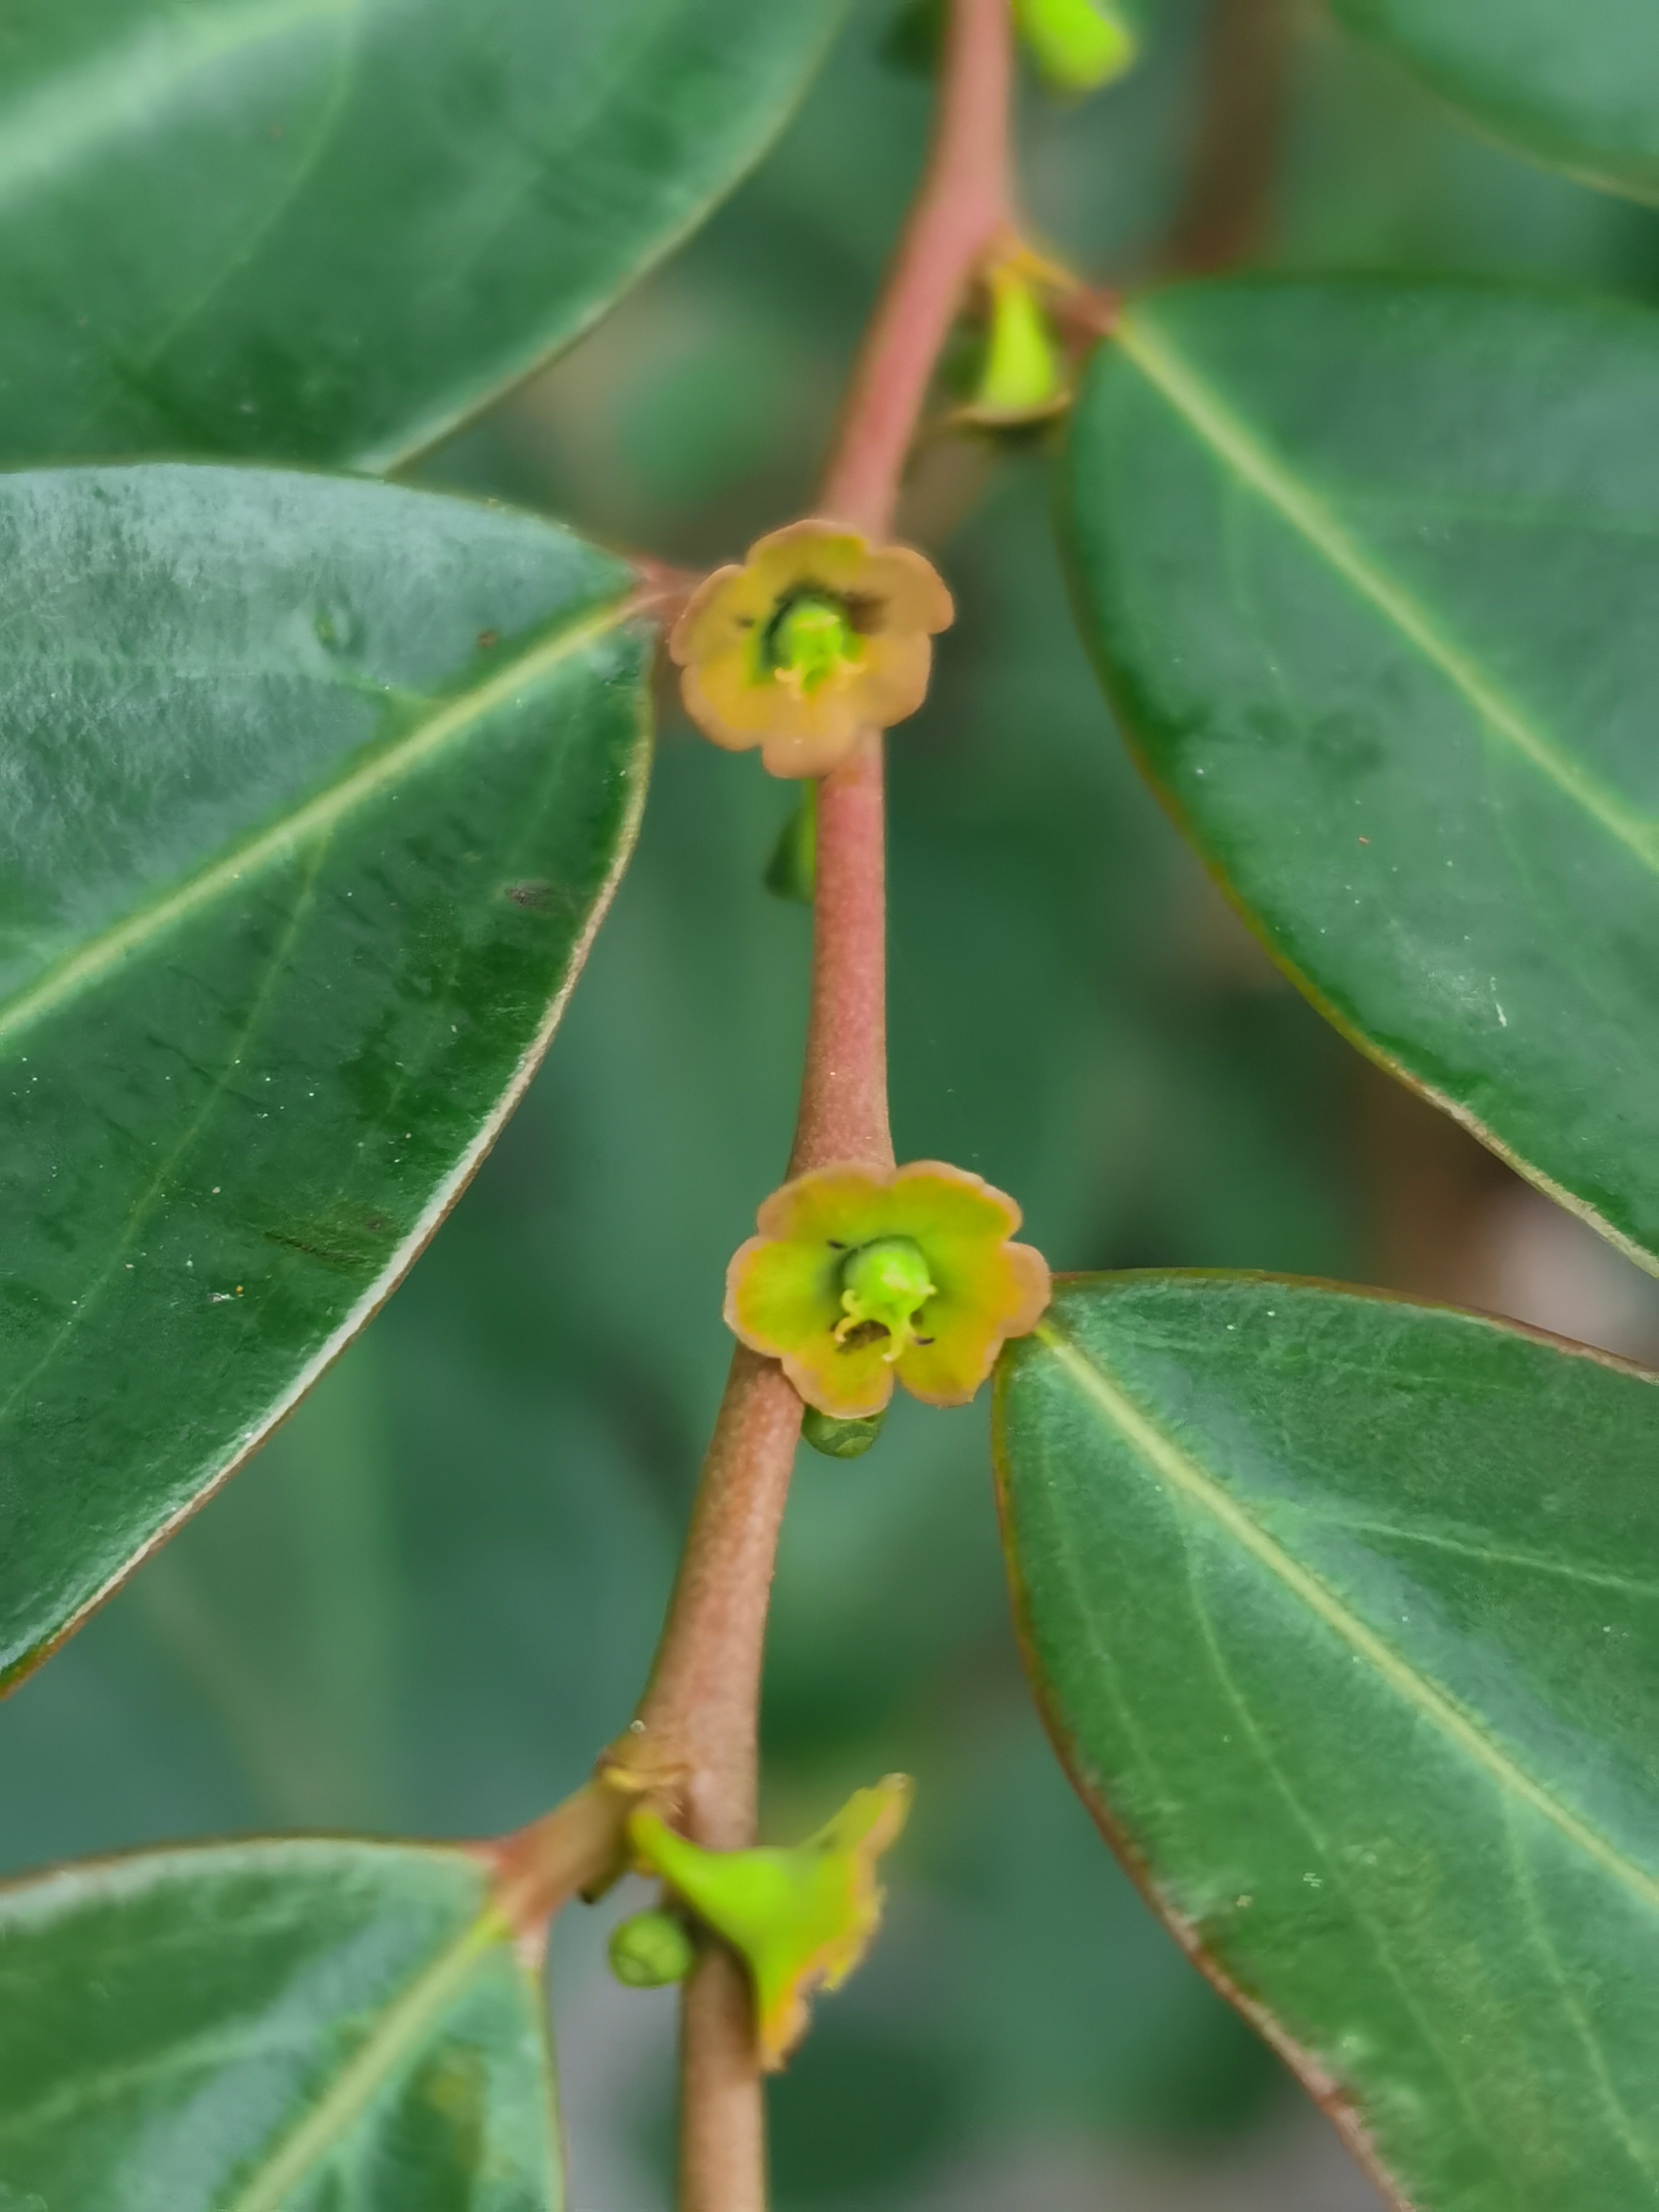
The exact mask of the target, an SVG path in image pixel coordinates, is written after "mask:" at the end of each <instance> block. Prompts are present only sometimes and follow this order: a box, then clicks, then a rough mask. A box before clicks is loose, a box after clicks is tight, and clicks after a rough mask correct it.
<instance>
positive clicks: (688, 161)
mask: <svg viewBox="0 0 1659 2212" xmlns="http://www.w3.org/2000/svg"><path fill="white" fill-rule="evenodd" d="M840 13H841V0H790V5H789V6H787V8H778V7H775V6H773V5H770V4H769V0H606V4H605V6H604V7H603V8H594V7H591V6H588V5H586V0H471V4H469V5H468V6H466V7H465V8H455V7H453V6H451V5H449V4H448V0H352V4H342V0H287V4H284V3H283V0H274V4H273V0H219V4H215V0H183V4H179V3H178V0H19V4H17V5H15V6H13V7H11V8H10V9H8V11H7V16H6V21H5V23H4V25H3V27H0V149H3V151H0V287H3V289H4V291H5V293H6V295H7V296H8V297H9V300H10V301H11V312H10V313H9V315H8V316H7V319H6V323H5V327H4V330H3V331H0V392H3V394H4V400H5V405H4V410H3V416H0V453H3V455H4V456H5V458H6V459H8V460H9V461H14V462H15V461H16V460H19V459H33V460H39V459H76V458H82V457H84V456H87V455H104V454H118V455H121V456H124V457H125V456H128V455H131V454H133V453H158V452H159V453H168V454H175V453H181V452H190V453H197V454H202V453H246V454H252V455H254V456H256V457H257V458H258V459H262V460H304V461H314V462H330V461H336V462H343V461H354V462H356V463H357V464H358V465H361V466H364V467H370V468H376V469H380V468H385V467H387V466H389V465H391V464H392V462H393V461H394V460H395V459H398V457H400V456H403V455H406V454H408V453H411V452H412V451H414V450H415V449H416V447H423V446H426V445H429V444H430V443H431V442H432V441H433V440H434V439H435V438H437V437H440V436H441V435H443V434H444V433H445V432H447V430H449V429H452V428H453V426H454V425H455V423H456V422H459V421H460V420H462V419H463V418H464V417H465V416H469V415H471V414H472V413H473V412H474V411H475V410H477V408H478V407H480V406H481V405H483V404H484V403H485V401H486V400H488V399H489V398H494V397H495V395H496V394H497V393H499V392H501V391H502V390H504V389H505V388H506V387H507V386H508V385H509V384H510V383H511V382H513V380H515V379H516V378H518V377H520V376H523V375H524V374H526V372H527V371H528V370H529V369H531V368H533V367H534V366H535V364H536V363H537V362H538V361H539V360H540V359H542V358H543V357H544V356H545V355H547V354H548V353H550V351H551V350H552V349H554V348H555V347H556V346H559V345H561V344H565V343H568V342H569V341H570V339H572V338H573V337H575V336H576V335H577V334H578V333H579V332H580V331H582V330H584V329H585V328H586V326H587V325H588V324H589V323H591V322H592V320H593V319H594V318H595V317H596V316H597V315H599V314H600V313H603V311H604V310H605V307H608V306H609V305H610V304H611V301H612V300H614V299H615V298H616V297H617V295H618V294H619V293H621V292H623V291H624V290H625V289H627V287H628V286H629V284H630V283H633V282H635V280H636V279H637V278H638V276H640V275H641V273H642V271H643V270H646V269H647V268H648V267H650V266H651V264H653V263H654V262H655V261H656V260H658V259H659V258H660V257H661V255H662V254H663V253H665V252H666V251H667V250H668V248H669V247H670V246H672V245H673V244H675V243H676V242H677V241H678V239H680V238H681V237H682V236H683V235H684V234H685V232H686V231H687V230H689V229H690V228H694V227H695V226H696V224H697V223H698V222H701V221H702V218H703V216H705V215H706V214H707V212H708V209H709V208H710V207H711V206H712V205H713V204H714V202H715V201H717V200H718V199H720V197H722V196H723V195H724V194H725V193H726V191H729V190H730V188H731V186H732V184H733V183H734V182H735V180H736V179H738V177H740V176H741V175H742V174H743V173H744V170H745V169H747V168H748V167H750V163H751V162H752V161H754V160H755V158H756V157H757V155H759V153H760V152H761V151H762V149H763V148H764V147H765V146H766V144H767V143H768V142H769V139H770V138H771V137H772V136H773V135H774V133H775V131H776V130H777V128H778V126H779V125H780V124H781V122H782V120H783V119H784V118H785V117H786V116H787V113H788V112H789V110H790V108H791V106H793V103H794V101H795V100H797V99H798V98H799V94H800V92H801V90H802V88H803V87H804V86H805V83H806V82H807V80H808V78H809V77H810V76H811V72H812V70H813V68H814V67H815V66H816V64H817V61H818V60H819V58H820V57H821V55H822V53H823V48H824V45H825V42H826V40H828V39H829V35H830V33H832V31H833V30H834V28H835V26H836V21H837V20H838V18H839V15H840Z"/></svg>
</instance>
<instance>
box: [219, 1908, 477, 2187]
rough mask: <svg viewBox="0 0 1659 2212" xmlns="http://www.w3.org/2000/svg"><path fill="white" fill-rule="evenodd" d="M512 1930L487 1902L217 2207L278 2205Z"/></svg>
mask: <svg viewBox="0 0 1659 2212" xmlns="http://www.w3.org/2000/svg"><path fill="white" fill-rule="evenodd" d="M512 1932H513V1931H512V1929H511V1926H510V1925H509V1923H508V1922H507V1918H506V1917H505V1915H504V1914H503V1913H501V1911H499V1910H497V1909H496V1908H495V1907H494V1906H492V1907H490V1908H489V1910H488V1911H484V1912H482V1913H480V1915H479V1916H478V1917H477V1919H476V1920H474V1921H473V1922H471V1924H470V1925H469V1926H467V1927H466V1928H465V1929H463V1930H462V1931H461V1933H460V1934H459V1936H455V1937H454V1938H453V1940H452V1941H451V1942H449V1943H448V1944H447V1945H446V1946H445V1948H443V1950H441V1952H440V1953H439V1954H438V1956H437V1957H436V1958H435V1960H433V1961H432V1963H431V1965H430V1966H428V1967H427V1968H426V1969H425V1970H424V1971H423V1972H422V1973H420V1974H418V1975H416V1978H415V1979H414V1980H413V1981H412V1982H410V1984H408V1986H407V1987H406V1988H405V1989H404V1990H403V1991H402V1992H401V1993H400V1994H399V1995H398V1996H397V1997H396V1998H394V1999H393V2001H392V2003H391V2004H389V2005H388V2006H387V2007H386V2009H385V2011H384V2012H383V2013H382V2014H381V2015H380V2021H379V2022H378V2023H377V2025H376V2026H375V2027H374V2031H373V2032H372V2033H370V2035H369V2036H368V2038H367V2039H366V2040H365V2041H364V2042H363V2043H362V2045H361V2046H360V2047H359V2049H358V2050H357V2051H356V2053H355V2054H354V2055H353V2057H351V2058H350V2059H349V2061H348V2063H346V2065H345V2066H343V2068H342V2069H341V2070H340V2072H339V2074H338V2075H337V2076H336V2077H335V2080H334V2081H333V2083H332V2085H331V2087H329V2088H328V2089H327V2090H326V2091H325V2093H324V2094H323V2095H322V2096H321V2097H320V2098H319V2100H318V2101H317V2103H316V2104H315V2105H313V2107H312V2108H311V2110H310V2111H309V2112H307V2114H306V2115H305V2117H304V2118H302V2119H301V2120H300V2121H298V2122H297V2123H296V2124H295V2126H294V2127H293V2128H291V2129H290V2130H289V2132H288V2134H286V2135H285V2136H283V2137H282V2139H281V2140H280V2141H279V2142H277V2143H276V2145H275V2146H274V2148H272V2149H271V2150H270V2153H269V2154H267V2155H266V2157H265V2158H264V2159H263V2160H261V2162H260V2164H259V2166H258V2169H257V2170H256V2171H255V2172H253V2173H252V2174H251V2175H250V2176H249V2177H248V2179H246V2181H244V2182H243V2183H242V2184H241V2185H240V2187H239V2189H238V2190H237V2191H236V2194H235V2195H234V2197H228V2198H227V2199H226V2200H225V2201H224V2203H223V2204H222V2207H221V2212H282V2206H283V2200H284V2198H285V2197H288V2195H289V2192H290V2191H292V2190H294V2189H295V2188H297V2187H298V2186H299V2185H300V2184H301V2182H302V2181H304V2180H306V2179H307V2178H308V2177H309V2176H310V2175H311V2174H313V2172H315V2171H316V2170H317V2168H318V2166H319V2165H320V2164H321V2162H322V2160H324V2159H325V2158H326V2157H327V2156H328V2155H329V2154H330V2153H331V2151H332V2150H333V2149H334V2148H336V2147H337V2145H338V2144H339V2143H340V2142H343V2140H344V2138H345V2136H347V2135H348V2134H349V2132H350V2130H351V2129H352V2128H354V2127H355V2126H356V2124H357V2122H358V2121H359V2120H360V2119H361V2118H362V2116H363V2114H364V2113H365V2112H367V2111H368V2107H369V2106H370V2105H371V2104H372V2103H373V2101H374V2098H375V2096H376V2094H377V2093H379V2091H380V2088H381V2087H383V2086H384V2084H385V2083H386V2081H387V2080H388V2079H389V2077H390V2076H391V2075H392V2071H393V2069H395V2068H396V2067H397V2065H398V2062H399V2061H400V2060H401V2059H403V2058H404V2057H405V2056H406V2055H407V2054H408V2053H409V2052H410V2051H411V2050H413V2049H414V2048H415V2047H416V2045H417V2044H418V2043H419V2041H420V2039H421V2038H422V2035H423V2034H424V2033H425V2032H426V2031H427V2030H428V2028H429V2027H431V2026H432V2025H433V2023H434V2022H435V2021H437V2020H438V2019H439V2018H440V2017H441V2015H442V2014H443V2012H444V2010H445V2008H447V2006H448V2004H449V2003H450V2002H451V2000H452V1999H453V1998H454V1997H455V1996H458V1995H459V1992H460V1991H461V1990H463V1989H464V1988H465V1985H466V1984H467V1982H468V1981H469V1980H470V1979H471V1976H472V1975H473V1973H474V1972H476V1971H477V1967H478V1966H479V1964H480V1962H481V1961H482V1960H483V1959H484V1958H485V1957H486V1956H487V1955H488V1954H489V1952H490V1951H491V1950H492V1949H493V1948H495V1946H496V1945H497V1944H501V1943H504V1942H509V1941H510V1940H511V1936H512Z"/></svg>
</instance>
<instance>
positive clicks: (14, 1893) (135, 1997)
mask: <svg viewBox="0 0 1659 2212" xmlns="http://www.w3.org/2000/svg"><path fill="white" fill-rule="evenodd" d="M563 2201H564V2199H563V2189H562V2182H561V2179H560V2175H559V2154H558V2142H557V2123H556V2116H555V2112H554V2100H553V2087H552V2076H551V2069H550V2064H549V2059H548V2051H547V2043H546V2035H545V2027H544V2000H543V1995H542V1990H541V1984H540V1981H539V1979H538V1977H537V1976H536V1975H535V1974H534V1973H533V1972H531V1971H530V1970H529V1968H528V1967H527V1966H526V1963H525V1962H524V1960H522V1959H521V1958H520V1954H519V1952H518V1950H517V1949H516V1948H515V1946H514V1942H513V1936H512V1931H511V1929H509V1927H508V1925H507V1922H506V1921H505V1920H504V1919H503V1918H502V1917H501V1915H500V1914H499V1912H498V1911H496V1910H495V1905H494V1904H493V1902H492V1899H491V1895H490V1886H489V1875H488V1873H487V1871H486V1869H485V1867H484V1865H483V1863H482V1862H481V1861H480V1860H477V1859H475V1858H472V1857H469V1856H468V1855H467V1854H466V1853H465V1852H463V1851H460V1850H439V1849H436V1848H430V1849H424V1848H418V1847H416V1846H415V1845H412V1844H366V1843H347V1842H312V1841H309V1840H299V1841H282V1842H270V1843H248V1844H212V1845H208V1846H205V1847H204V1848H201V1849H198V1850H175V1851H159V1852H155V1853H152V1854H149V1855H146V1856H143V1857H135V1858H131V1859H115V1860H109V1861H106V1862H103V1863H97V1862H94V1863H89V1864H85V1865H81V1866H74V1867H70V1868H67V1869H64V1870H63V1871H62V1872H60V1873H56V1874H51V1875H45V1876H42V1877H40V1878H39V1879H36V1880H33V1881H25V1882H21V1883H19V1884H17V1885H16V1886H15V1887H12V1888H9V1889H5V1890H0V2204H3V2205H5V2206H6V2207H7V2208H8V2212H12V2208H22V2207H28V2208H31V2212H33V2208H35V2207H46V2208H49V2212H58V2207H60V2206H61V2207H62V2208H64V2212H70V2208H71V2207H72V2208H73V2212H556V2208H557V2207H558V2206H560V2205H561V2204H562V2203H563Z"/></svg>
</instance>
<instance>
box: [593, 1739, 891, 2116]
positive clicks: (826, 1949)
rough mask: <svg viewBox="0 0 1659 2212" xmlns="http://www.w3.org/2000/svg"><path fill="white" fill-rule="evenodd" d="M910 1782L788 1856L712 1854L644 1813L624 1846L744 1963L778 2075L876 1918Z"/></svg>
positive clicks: (871, 1799)
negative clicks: (881, 1860) (879, 1872)
mask: <svg viewBox="0 0 1659 2212" xmlns="http://www.w3.org/2000/svg"><path fill="white" fill-rule="evenodd" d="M909 1809H910V1782H909V1778H908V1776H907V1775H903V1774H890V1775H889V1776H888V1777H887V1778H886V1780H885V1781H884V1782H881V1783H878V1784H877V1785H876V1787H875V1788H874V1789H873V1790H857V1791H855V1792H854V1795H853V1796H851V1797H850V1798H849V1799H848V1802H847V1803H846V1804H845V1805H843V1806H842V1808H841V1810H840V1812H839V1813H837V1814H836V1817H835V1819H834V1820H831V1821H830V1822H829V1826H827V1827H824V1828H820V1829H819V1831H818V1832H817V1835H816V1836H811V1837H809V1838H808V1839H807V1840H806V1842H805V1843H804V1844H797V1845H796V1846H795V1847H794V1848H793V1850H750V1851H706V1850H703V1849H702V1846H701V1844H694V1843H692V1842H690V1840H689V1839H688V1838H686V1837H684V1836H680V1835H676V1833H675V1832H674V1831H673V1829H671V1827H670V1826H668V1824H667V1822H666V1821H665V1820H664V1819H663V1818H662V1816H661V1815H660V1814H658V1813H655V1812H653V1811H652V1810H651V1808H649V1807H648V1806H641V1808H639V1810H638V1811H637V1812H635V1813H634V1814H631V1815H630V1816H629V1823H628V1836H629V1842H630V1844H632V1845H633V1847H634V1854H635V1861H636V1863H637V1864H638V1866H639V1868H640V1869H641V1872H642V1873H646V1874H654V1875H659V1876H660V1877H661V1879H662V1880H663V1881H665V1882H666V1883H667V1884H668V1886H669V1887H670V1888H671V1890H672V1891H673V1892H674V1893H675V1894H676V1895H677V1896H678V1898H679V1899H681V1900H682V1901H683V1902H684V1904H686V1905H690V1908H691V1910H692V1911H693V1912H695V1913H696V1916H697V1917H698V1919H699V1920H701V1921H702V1923H704V1925H705V1926H706V1927H708V1928H712V1929H714V1933H715V1934H716V1935H717V1936H723V1937H724V1938H725V1940H726V1942H728V1943H729V1944H731V1946H732V1948H733V1950H735V1951H737V1952H738V1953H740V1954H741V1955H742V1957H743V1959H744V1962H745V1964H746V1965H747V1966H748V1968H749V1972H750V1979H751V1981H752V1982H753V1984H754V1990H755V2034H756V2039H757V2044H758V2045H759V2051H760V2059H761V2063H762V2065H763V2067H764V2068H765V2069H766V2070H767V2071H768V2072H769V2073H775V2072H776V2071H777V2070H778V2069H779V2068H780V2067H781V2065H782V2064H783V2062H784V2060H785V2059H786V2058H787V2057H788V2056H789V2053H790V2052H791V2051H793V2049H794V2047H795V2045H796V2044H797V2043H799V2040H800V2039H801V2037H802V2036H803V2035H804V2034H805V2032H806V2023H807V1999H808V1998H809V1997H810V1996H811V1993H812V1991H813V1990H815V1989H818V1988H824V1989H831V1990H834V1989H839V1988H840V1986H841V1984H842V1983H843V1982H844V1981H845V1980H846V1978H847V1977H848V1974H850V1973H851V1972H852V1971H853V1969H854V1966H857V1964H858V1963H859V1960H860V1959H861V1958H862V1957H863V1956H864V1954H865V1952H866V1949H867V1948H869V1943H870V1939H871V1937H872V1936H873V1935H874V1934H875V1932H876V1928H877V1926H878V1923H879V1922H880V1919H881V1907H882V1893H881V1891H880V1889H879V1887H878V1886H877V1882H876V1861H877V1859H878V1857H880V1856H881V1854H882V1852H883V1851H884V1850H886V1849H887V1848H888V1846H889V1845H890V1844H891V1843H892V1842H893V1840H894V1838H896V1836H897V1834H898V1832H899V1831H900V1829H901V1828H902V1827H903V1826H904V1821H905V1816H906V1814H908V1811H909Z"/></svg>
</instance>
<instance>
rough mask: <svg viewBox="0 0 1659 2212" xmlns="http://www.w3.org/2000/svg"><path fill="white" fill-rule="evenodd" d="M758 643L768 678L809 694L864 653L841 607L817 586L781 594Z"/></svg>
mask: <svg viewBox="0 0 1659 2212" xmlns="http://www.w3.org/2000/svg"><path fill="white" fill-rule="evenodd" d="M863 658H864V641H863V640H862V639H861V638H860V635H859V633H858V631H857V629H855V628H854V624H853V621H852V617H851V616H850V615H849V614H848V610H847V608H846V607H845V606H844V605H842V603H841V601H840V600H838V599H831V598H829V596H828V595H827V594H825V593H823V592H802V593H801V594H800V595H799V598H796V599H789V600H787V601H786V602H785V604H784V605H783V606H782V607H781V608H780V609H779V611H778V612H777V613H776V614H775V616H774V617H773V618H772V620H771V621H770V622H769V623H768V624H767V627H766V630H765V633H764V636H763V665H764V666H765V669H766V672H767V674H768V675H769V677H770V678H772V680H773V681H774V682H775V683H778V684H782V685H783V686H784V687H785V689H786V690H790V691H793V692H794V693H795V695H796V696H797V697H803V698H809V699H810V698H811V696H812V695H813V693H814V692H816V691H821V690H823V687H824V685H825V684H828V683H829V682H831V681H832V680H833V679H834V678H836V676H838V675H839V674H840V673H841V672H842V670H843V669H847V668H854V667H856V666H857V665H858V664H859V663H860V661H861V660H862V659H863Z"/></svg>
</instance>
